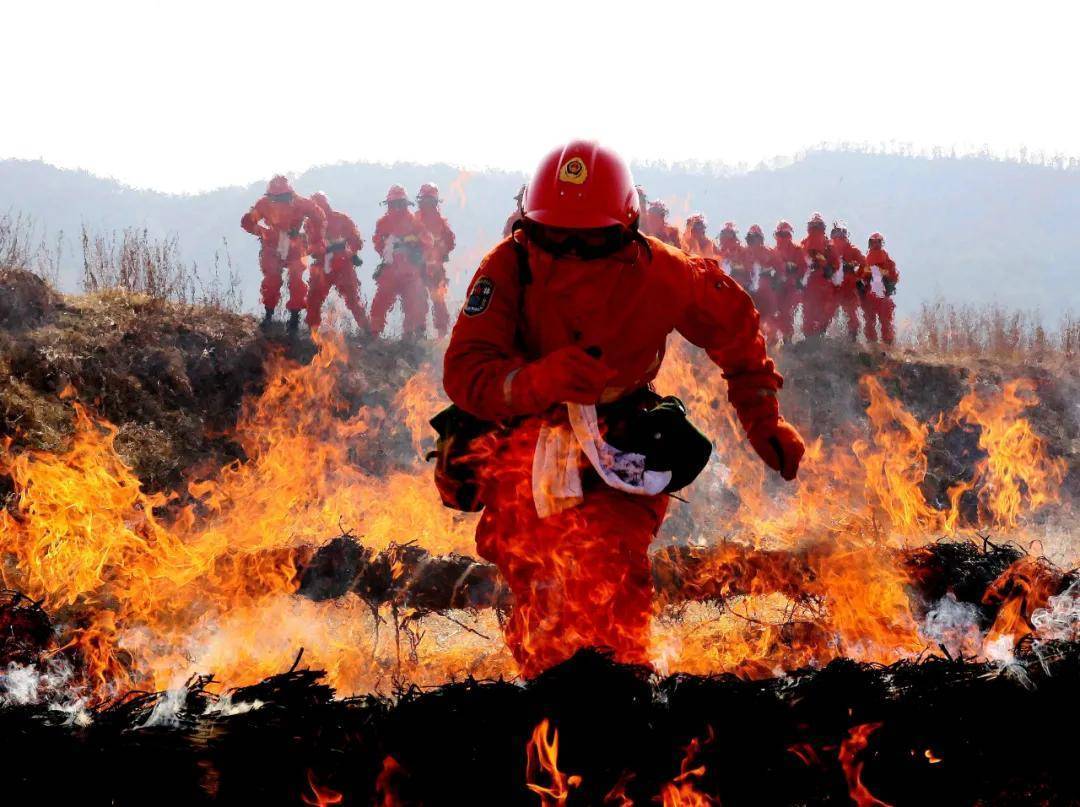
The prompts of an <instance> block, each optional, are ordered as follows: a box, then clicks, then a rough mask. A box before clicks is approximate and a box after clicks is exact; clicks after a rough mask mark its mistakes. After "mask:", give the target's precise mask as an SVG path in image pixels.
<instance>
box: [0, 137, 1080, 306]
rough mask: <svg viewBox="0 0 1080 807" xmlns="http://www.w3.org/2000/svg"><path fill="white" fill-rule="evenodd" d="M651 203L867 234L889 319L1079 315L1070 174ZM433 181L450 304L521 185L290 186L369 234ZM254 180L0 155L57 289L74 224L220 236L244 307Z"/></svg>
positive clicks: (905, 159)
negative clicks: (207, 179) (843, 225)
mask: <svg viewBox="0 0 1080 807" xmlns="http://www.w3.org/2000/svg"><path fill="white" fill-rule="evenodd" d="M635 170H636V176H637V179H638V181H639V182H641V183H642V184H643V185H644V186H645V187H646V188H647V189H648V191H649V193H650V195H651V196H654V197H657V196H658V197H662V198H664V199H666V200H667V201H668V202H669V204H670V206H671V209H672V213H673V216H674V217H685V215H686V214H687V213H689V212H691V211H695V210H701V211H703V212H705V213H706V215H707V216H708V217H709V220H710V222H711V225H712V227H713V228H714V229H717V228H718V227H719V225H720V224H721V223H722V222H723V221H724V220H725V219H734V220H736V221H737V222H738V223H739V225H740V227H741V228H742V230H743V231H745V229H746V227H747V226H748V225H749V224H750V223H753V222H755V221H757V222H761V223H763V224H765V225H766V226H768V225H771V224H773V223H774V222H775V221H776V220H777V219H778V218H781V217H783V218H788V219H790V220H792V221H793V222H795V223H796V224H797V225H798V223H800V222H802V221H805V218H806V216H807V215H808V214H809V212H811V211H813V210H820V211H821V212H822V213H823V214H824V215H825V216H826V217H827V218H843V219H845V220H846V221H847V222H848V224H849V225H850V227H851V229H852V231H853V233H854V235H855V237H856V239H857V240H858V241H860V242H861V241H862V240H863V239H865V237H866V235H867V234H868V233H869V231H871V230H881V231H882V232H884V233H885V234H886V236H887V238H888V246H889V249H890V251H891V252H892V254H893V255H894V257H896V259H897V260H898V262H899V264H900V268H901V272H902V274H903V283H902V286H901V292H900V295H899V296H898V298H897V302H898V305H899V309H900V315H901V316H905V315H911V314H912V313H914V312H915V311H917V309H918V307H919V303H920V302H921V301H922V300H925V299H929V298H933V297H936V296H938V295H943V296H945V297H946V298H949V299H951V300H954V301H958V302H959V301H970V302H974V303H977V304H982V303H986V302H990V301H997V302H999V303H1002V304H1004V305H1006V306H1007V307H1011V308H1039V309H1041V311H1042V313H1043V315H1044V316H1045V317H1046V319H1047V320H1048V321H1049V322H1051V323H1052V322H1054V321H1055V320H1056V319H1057V318H1058V316H1060V315H1061V314H1062V313H1063V312H1065V311H1067V310H1073V311H1075V310H1077V309H1080V287H1078V286H1077V284H1076V283H1075V282H1074V276H1075V271H1076V257H1075V256H1076V255H1078V254H1080V230H1078V229H1077V228H1076V227H1075V226H1074V224H1075V222H1076V221H1077V220H1080V172H1077V171H1075V170H1062V169H1055V168H1050V167H1045V166H1038V165H1030V164H1019V163H1011V162H1001V161H994V160H987V159H979V158H964V159H956V158H940V159H928V158H924V157H910V156H899V155H885V154H864V153H858V152H846V151H819V152H812V153H810V154H808V155H806V156H804V157H802V158H800V159H798V160H796V161H794V162H791V163H789V164H782V165H780V164H778V165H777V166H776V167H766V166H759V167H757V168H754V169H752V170H750V171H747V172H743V173H734V172H732V173H717V172H714V171H710V170H704V169H700V168H693V167H677V166H676V167H668V166H664V167H658V166H637V167H636V169H635ZM432 180H433V181H435V182H437V183H438V184H439V185H440V187H441V188H442V192H443V196H444V198H445V199H446V203H445V212H446V214H447V216H448V218H449V219H450V221H451V223H452V225H453V226H454V227H455V229H456V230H457V232H458V236H459V241H458V243H459V248H458V250H457V252H456V253H455V255H454V256H453V259H452V263H451V267H450V274H451V277H452V283H453V293H454V294H456V295H457V296H460V295H461V293H462V290H463V288H464V285H465V284H466V283H467V281H468V278H469V277H471V275H472V272H473V270H474V269H475V266H476V263H477V261H478V260H479V258H480V256H482V255H483V253H484V252H485V251H486V250H487V249H488V248H489V247H490V246H491V245H492V244H493V243H494V241H495V240H496V239H497V238H498V235H499V233H500V231H501V227H502V224H503V222H504V220H505V218H506V215H507V213H508V212H509V210H510V208H511V206H512V204H513V203H512V200H511V197H512V196H513V195H514V193H515V192H516V190H517V188H518V186H519V185H520V183H521V182H522V181H523V177H521V176H520V175H516V174H511V173H499V172H473V173H468V172H462V171H459V170H458V169H456V168H453V167H451V166H447V165H434V166H418V165H399V166H385V165H372V164H364V163H358V164H341V165H333V166H324V167H320V168H315V169H312V170H310V171H307V172H305V173H303V174H302V175H300V176H298V177H297V178H296V183H295V184H296V187H297V188H298V190H300V191H301V192H304V193H310V192H312V191H315V190H318V189H322V190H324V191H326V192H327V193H328V194H329V195H330V197H331V200H332V201H333V202H334V203H335V204H336V205H338V206H340V207H341V208H343V209H344V210H346V211H347V212H349V213H350V214H351V215H353V217H354V218H355V219H356V220H357V222H358V224H359V226H360V228H361V232H362V233H364V234H367V235H370V233H371V230H372V227H373V224H374V221H375V219H376V218H377V217H378V215H379V213H380V211H381V209H382V208H380V206H379V204H378V203H379V200H380V199H382V198H383V194H384V193H385V190H386V187H387V186H388V185H389V184H390V183H391V182H402V183H404V184H405V185H406V186H407V187H408V188H409V189H410V190H413V191H415V189H416V188H417V187H418V186H419V184H420V183H421V182H424V181H432ZM262 188H263V185H262V183H261V182H258V183H254V184H252V185H250V186H248V187H244V188H240V187H232V188H223V189H220V190H216V191H213V192H209V193H204V194H199V195H196V196H172V195H167V194H160V193H156V192H152V191H144V190H133V189H130V188H125V187H123V186H121V185H119V184H117V183H116V182H113V181H111V180H106V179H100V178H97V177H93V176H91V175H89V174H86V173H83V172H76V171H63V170H59V169H56V168H53V167H51V166H48V165H46V164H44V163H40V162H27V161H17V160H6V161H2V162H0V210H10V211H19V212H23V213H25V214H28V215H30V216H32V217H33V218H34V219H35V220H36V221H37V222H38V223H39V224H40V225H42V226H43V227H45V228H47V229H48V230H49V231H51V232H56V231H58V230H63V231H64V233H66V234H67V235H68V236H69V240H68V244H67V246H66V248H65V255H64V261H63V273H62V278H61V286H62V288H64V289H65V290H69V291H70V290H75V289H76V288H77V285H78V278H79V276H80V272H81V265H80V263H79V261H80V253H79V250H78V245H77V243H76V239H74V238H71V236H74V235H76V234H77V233H78V232H79V229H80V227H81V225H82V224H84V223H85V224H86V225H87V226H88V227H90V228H91V229H92V230H96V231H109V230H114V229H119V228H123V227H127V226H138V227H146V228H147V229H148V230H149V231H150V232H151V233H152V234H159V235H165V234H170V233H175V234H177V235H178V236H179V239H180V244H181V247H182V250H183V254H184V257H185V258H186V259H188V260H191V261H197V262H198V263H200V265H202V266H208V265H210V264H212V262H213V256H214V253H215V251H218V250H220V249H221V247H222V239H226V240H227V241H228V250H229V253H230V254H231V256H232V260H233V263H234V265H235V266H236V267H237V268H239V269H240V270H241V275H242V280H243V291H244V301H245V303H246V305H247V306H248V307H249V308H251V307H254V304H255V301H256V289H257V285H258V273H257V269H256V246H255V244H254V242H253V240H252V239H251V238H249V237H247V236H246V234H244V233H243V232H242V231H241V230H240V228H239V218H240V216H241V215H242V213H243V212H244V211H245V210H246V209H247V207H248V206H249V205H250V203H251V202H252V200H253V199H254V198H256V197H257V196H258V195H259V194H260V193H261V192H262ZM364 261H365V264H364V266H363V267H362V269H361V278H362V280H363V282H364V291H365V294H367V295H370V290H371V288H372V284H371V280H370V273H371V271H372V269H373V268H374V266H375V264H376V263H377V261H376V259H375V256H374V253H373V252H372V251H371V248H370V246H368V247H366V248H365V253H364Z"/></svg>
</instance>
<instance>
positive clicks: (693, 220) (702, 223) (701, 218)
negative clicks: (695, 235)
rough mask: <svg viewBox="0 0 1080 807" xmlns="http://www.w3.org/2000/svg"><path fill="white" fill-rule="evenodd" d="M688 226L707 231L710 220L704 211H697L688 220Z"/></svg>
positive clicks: (692, 228)
mask: <svg viewBox="0 0 1080 807" xmlns="http://www.w3.org/2000/svg"><path fill="white" fill-rule="evenodd" d="M686 226H687V227H688V228H689V229H691V230H701V232H705V231H706V230H707V229H708V228H709V222H708V221H707V220H706V219H705V214H704V213H695V214H694V215H692V216H691V217H690V218H688V219H687V220H686Z"/></svg>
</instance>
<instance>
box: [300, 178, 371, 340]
mask: <svg viewBox="0 0 1080 807" xmlns="http://www.w3.org/2000/svg"><path fill="white" fill-rule="evenodd" d="M320 196H321V195H320V194H316V196H315V201H316V203H317V204H319V206H320V207H321V208H322V210H323V212H324V213H326V255H325V256H323V257H321V258H318V259H316V261H315V263H313V264H312V265H311V271H310V281H309V283H310V285H309V288H308V295H307V318H306V319H307V324H308V327H309V328H311V329H312V330H315V329H317V328H318V327H319V325H320V324H321V322H322V307H323V303H325V302H326V298H327V296H328V295H329V294H330V289H332V288H336V289H337V290H338V294H340V295H341V299H342V300H344V301H345V307H346V308H348V309H349V312H350V313H351V314H352V315H353V319H355V320H356V324H357V325H358V326H359V327H360V330H361V331H365V332H366V331H368V330H370V327H371V326H370V325H369V324H368V319H367V314H366V313H365V312H364V305H363V303H361V302H360V281H359V280H357V278H356V266H357V264H358V263H359V258H358V256H359V253H360V250H361V249H363V247H364V239H363V238H361V237H360V231H359V230H357V229H356V224H355V223H354V222H353V220H352V219H351V218H349V217H348V216H347V215H346V214H345V213H342V212H341V211H340V210H331V209H330V204H329V202H325V197H321V198H320ZM324 204H325V206H324Z"/></svg>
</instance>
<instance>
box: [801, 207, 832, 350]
mask: <svg viewBox="0 0 1080 807" xmlns="http://www.w3.org/2000/svg"><path fill="white" fill-rule="evenodd" d="M801 246H802V248H803V252H805V253H806V258H807V262H808V271H807V273H806V274H805V275H804V276H803V279H802V281H801V283H800V285H801V286H802V288H803V295H802V297H803V299H802V312H803V323H802V327H803V336H806V337H820V336H823V335H824V334H825V331H826V330H827V329H828V327H829V323H830V322H832V318H833V316H834V315H835V314H836V305H837V302H838V300H839V298H838V296H837V294H836V286H837V281H838V278H837V273H838V272H839V271H840V261H839V260H838V259H837V256H836V253H834V252H833V249H832V244H831V243H830V242H829V239H828V237H827V236H826V235H825V219H823V218H822V217H821V214H820V213H815V214H814V215H813V216H811V217H810V221H808V222H807V223H806V238H804V239H803V241H802V244H801Z"/></svg>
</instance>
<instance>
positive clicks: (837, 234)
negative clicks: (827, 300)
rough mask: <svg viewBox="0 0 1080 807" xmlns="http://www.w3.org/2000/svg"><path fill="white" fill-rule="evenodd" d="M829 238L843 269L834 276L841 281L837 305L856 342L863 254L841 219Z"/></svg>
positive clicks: (837, 287) (850, 335)
mask: <svg viewBox="0 0 1080 807" xmlns="http://www.w3.org/2000/svg"><path fill="white" fill-rule="evenodd" d="M829 240H830V241H831V243H832V249H833V254H834V255H836V257H837V260H839V261H840V268H841V270H842V271H841V273H840V274H838V275H835V276H834V277H833V280H834V281H835V280H837V279H839V281H840V282H839V283H838V284H837V285H836V296H837V307H838V308H839V309H840V310H841V311H843V312H844V317H845V319H846V320H847V331H848V336H849V337H850V338H851V341H852V342H854V341H856V340H857V339H858V338H859V293H858V291H857V290H856V288H855V285H856V282H857V280H858V276H857V275H858V271H859V269H860V268H861V267H862V265H863V260H864V259H863V254H862V251H861V250H860V249H859V248H858V247H857V246H855V245H854V244H852V243H851V241H849V240H848V231H847V227H846V226H844V224H843V223H841V222H839V221H837V222H833V227H832V231H831V232H830V233H829Z"/></svg>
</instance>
